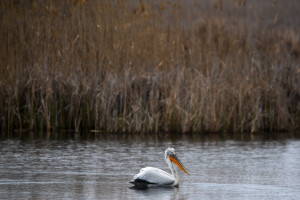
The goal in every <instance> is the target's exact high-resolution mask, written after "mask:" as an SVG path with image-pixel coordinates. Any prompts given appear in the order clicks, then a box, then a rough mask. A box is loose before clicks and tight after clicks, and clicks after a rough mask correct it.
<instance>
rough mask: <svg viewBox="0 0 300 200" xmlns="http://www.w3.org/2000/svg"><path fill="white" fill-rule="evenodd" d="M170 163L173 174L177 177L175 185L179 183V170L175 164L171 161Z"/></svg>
mask: <svg viewBox="0 0 300 200" xmlns="http://www.w3.org/2000/svg"><path fill="white" fill-rule="evenodd" d="M168 164H169V167H170V169H171V172H172V175H173V177H174V179H175V183H174V185H178V183H179V176H178V173H177V170H176V168H175V167H174V165H173V164H172V163H171V162H170V163H168Z"/></svg>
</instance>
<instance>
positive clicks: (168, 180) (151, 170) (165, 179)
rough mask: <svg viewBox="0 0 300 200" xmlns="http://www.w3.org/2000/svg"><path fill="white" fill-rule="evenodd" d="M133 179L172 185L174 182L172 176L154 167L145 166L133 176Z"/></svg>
mask: <svg viewBox="0 0 300 200" xmlns="http://www.w3.org/2000/svg"><path fill="white" fill-rule="evenodd" d="M134 180H142V181H146V182H149V183H153V184H159V185H172V184H173V183H174V182H175V179H174V177H173V176H172V175H171V174H169V173H167V172H165V171H163V170H161V169H158V168H155V167H145V168H143V169H141V171H140V172H139V173H138V174H136V175H135V176H134Z"/></svg>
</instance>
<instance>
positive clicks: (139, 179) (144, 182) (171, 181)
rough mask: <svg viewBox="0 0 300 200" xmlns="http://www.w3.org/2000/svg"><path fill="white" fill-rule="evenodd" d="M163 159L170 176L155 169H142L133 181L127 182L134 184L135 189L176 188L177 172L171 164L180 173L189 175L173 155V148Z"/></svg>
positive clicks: (177, 182) (167, 151)
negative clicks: (152, 187) (149, 187)
mask: <svg viewBox="0 0 300 200" xmlns="http://www.w3.org/2000/svg"><path fill="white" fill-rule="evenodd" d="M165 159H166V162H167V164H168V166H169V168H170V169H171V172H172V174H169V173H167V172H165V171H163V170H161V169H158V168H155V167H145V168H142V169H141V171H140V172H139V173H138V174H136V175H135V176H134V178H133V180H131V181H129V183H132V184H134V186H135V187H137V188H144V187H147V186H150V185H156V186H178V184H179V176H178V174H177V170H176V169H175V167H174V166H173V163H175V164H177V165H178V166H179V167H180V169H182V171H184V172H185V173H187V174H188V175H190V174H189V173H188V172H187V171H186V169H185V168H184V166H183V164H182V163H181V162H180V160H179V159H178V158H177V156H176V155H175V149H174V148H168V149H167V150H166V151H165Z"/></svg>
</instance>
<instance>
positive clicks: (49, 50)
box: [0, 0, 300, 132]
mask: <svg viewBox="0 0 300 200" xmlns="http://www.w3.org/2000/svg"><path fill="white" fill-rule="evenodd" d="M211 2H212V1H207V2H206V4H205V6H204V5H180V2H176V3H172V2H168V1H160V2H156V3H147V2H144V3H143V2H142V1H140V2H139V3H138V4H136V3H134V2H128V1H126V2H125V1H113V2H111V1H89V2H85V1H2V2H1V3H0V12H1V13H0V16H1V22H0V39H1V44H0V45H1V55H0V57H1V59H0V71H1V73H0V77H1V79H0V92H1V99H0V116H1V118H0V127H1V130H3V131H11V130H18V129H19V130H21V129H31V130H44V129H47V130H52V129H75V130H76V131H78V130H82V129H103V130H106V131H112V132H115V131H128V132H148V131H149V132H158V131H182V132H224V131H234V132H245V131H247V132H255V131H282V130H291V129H292V130H295V129H299V120H300V104H299V100H300V57H299V54H300V38H299V27H297V26H290V25H289V24H287V23H286V21H284V20H282V19H284V17H288V16H286V15H284V14H283V15H280V17H279V19H278V14H277V13H276V12H277V11H276V10H275V11H274V9H273V12H275V13H272V12H271V11H268V13H269V15H270V16H274V18H272V20H271V23H269V22H268V21H267V19H266V20H265V22H256V21H255V20H253V21H251V20H249V19H247V18H245V17H241V18H240V19H239V18H237V16H238V14H237V16H234V15H233V14H232V13H231V12H230V11H231V10H232V9H233V8H234V9H235V10H234V13H239V14H241V13H242V12H243V9H244V11H245V10H246V9H247V8H246V5H245V4H244V3H245V2H244V1H229V2H231V3H232V5H231V4H230V3H228V2H227V4H223V2H222V1H216V2H215V4H213V3H211ZM294 2H296V0H295V1H290V4H291V7H293V6H295V5H297V3H294ZM256 3H257V2H256ZM293 3H294V4H295V5H294V4H293ZM265 4H266V7H270V6H269V5H268V4H272V3H268V2H266V3H265ZM228 6H231V8H230V9H229V8H227V7H228ZM252 6H253V5H252ZM273 6H274V5H273ZM275 6H276V5H275ZM202 7H203V9H206V10H207V8H211V10H209V9H208V11H207V12H205V11H204V10H202V11H203V12H200V11H201V9H202ZM250 7H251V5H250ZM226 9H227V10H228V11H227V12H226ZM251 10H253V9H250V11H251ZM195 11H196V12H195ZM250 11H249V10H248V11H247V12H248V13H249V12H250ZM230 13H231V14H230ZM290 14H291V15H292V14H293V13H290ZM231 15H233V16H231ZM248 15H249V16H251V18H252V15H251V12H250V13H249V14H248ZM276 16H277V19H276ZM294 17H296V18H297V17H298V15H297V14H295V16H294ZM297 20H298V21H296V23H299V21H300V20H299V19H297Z"/></svg>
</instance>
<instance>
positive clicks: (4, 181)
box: [0, 133, 300, 200]
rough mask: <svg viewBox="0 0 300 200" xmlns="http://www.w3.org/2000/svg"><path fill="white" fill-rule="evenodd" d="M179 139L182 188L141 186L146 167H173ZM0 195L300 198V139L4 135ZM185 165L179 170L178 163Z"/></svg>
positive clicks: (45, 196)
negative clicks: (168, 156) (170, 161)
mask: <svg viewBox="0 0 300 200" xmlns="http://www.w3.org/2000/svg"><path fill="white" fill-rule="evenodd" d="M169 146H170V147H174V148H175V149H176V154H177V156H178V157H179V158H180V159H181V161H182V163H183V164H184V165H185V167H186V168H187V170H188V172H189V173H190V174H191V175H190V176H189V175H187V174H185V173H184V172H182V171H181V170H180V169H178V168H177V169H178V172H179V176H180V181H181V182H180V186H179V188H150V189H147V190H135V189H131V188H130V186H131V185H130V184H129V183H127V182H128V181H129V180H130V179H132V177H133V176H134V174H136V173H138V172H139V170H140V169H141V168H142V167H146V166H153V167H158V168H161V169H163V170H166V171H168V172H169V169H168V167H167V164H166V163H165V160H164V156H163V154H164V151H165V149H166V148H167V147H169ZM0 151H1V155H0V199H272V200H273V199H299V197H300V139H299V138H295V137H294V136H293V137H286V136H282V134H281V135H280V136H278V135H275V136H272V137H269V138H268V137H264V138H262V137H258V136H248V135H244V136H239V137H233V136H231V137H225V136H216V135H209V136H205V137H204V136H197V135H176V134H158V135H147V136H145V135H139V136H136V135H133V134H132V135H130V134H104V133H86V134H84V135H83V134H81V135H74V134H71V133H70V134H69V133H67V134H61V133H56V134H48V135H47V134H42V135H40V136H38V137H33V136H32V135H30V134H28V133H27V134H25V133H22V134H20V135H17V136H16V135H14V136H10V137H7V136H5V137H2V138H1V139H0ZM179 170H180V171H179Z"/></svg>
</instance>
